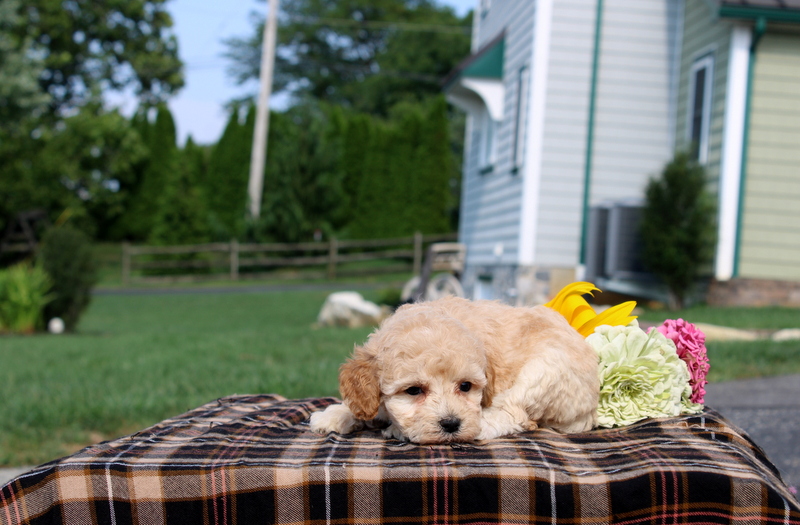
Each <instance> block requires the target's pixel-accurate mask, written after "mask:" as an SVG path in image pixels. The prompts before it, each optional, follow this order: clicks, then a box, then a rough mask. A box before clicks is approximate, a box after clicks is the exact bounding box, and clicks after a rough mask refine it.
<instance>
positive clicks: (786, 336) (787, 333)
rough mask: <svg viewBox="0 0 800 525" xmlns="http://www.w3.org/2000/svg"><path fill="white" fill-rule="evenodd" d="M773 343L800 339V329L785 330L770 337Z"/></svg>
mask: <svg viewBox="0 0 800 525" xmlns="http://www.w3.org/2000/svg"><path fill="white" fill-rule="evenodd" d="M770 339H772V340H773V341H794V340H796V339H800V328H784V329H783V330H778V331H777V332H775V333H774V334H772V336H771V337H770Z"/></svg>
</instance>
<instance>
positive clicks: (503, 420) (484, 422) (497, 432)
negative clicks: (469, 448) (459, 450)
mask: <svg viewBox="0 0 800 525" xmlns="http://www.w3.org/2000/svg"><path fill="white" fill-rule="evenodd" d="M531 423H532V424H533V425H534V428H535V425H536V422H535V421H531V420H530V418H529V417H528V415H527V414H525V412H523V411H520V410H518V409H515V407H507V406H506V407H495V406H491V407H488V408H484V409H483V412H482V413H481V431H480V433H479V434H478V437H477V438H476V439H477V440H478V441H485V440H487V439H494V438H497V437H500V436H507V435H509V434H516V433H518V432H522V431H524V430H528V427H529V425H530V424H531Z"/></svg>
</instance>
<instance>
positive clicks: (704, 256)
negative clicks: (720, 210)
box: [641, 153, 715, 309]
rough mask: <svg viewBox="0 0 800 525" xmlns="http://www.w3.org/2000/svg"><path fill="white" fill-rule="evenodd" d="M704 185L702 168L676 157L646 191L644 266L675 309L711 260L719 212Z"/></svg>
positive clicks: (693, 162)
mask: <svg viewBox="0 0 800 525" xmlns="http://www.w3.org/2000/svg"><path fill="white" fill-rule="evenodd" d="M705 185H706V176H705V169H704V168H703V166H702V165H700V164H699V163H697V162H696V161H694V160H692V159H691V158H689V156H688V155H687V154H686V153H678V154H677V155H676V156H675V158H674V159H673V160H672V161H671V162H669V163H668V164H667V165H666V167H665V168H664V171H663V172H662V173H661V177H660V178H658V179H651V180H650V182H649V183H648V185H647V189H646V191H645V207H644V211H643V215H642V222H641V233H642V241H643V250H642V260H643V263H644V265H645V267H646V268H648V269H649V270H650V271H652V272H653V273H654V274H656V275H657V276H658V277H659V278H661V280H662V281H663V282H664V283H665V284H666V285H667V287H668V289H669V295H670V297H669V299H670V301H669V302H670V308H673V309H678V308H682V307H683V305H684V301H685V299H686V295H687V294H688V293H689V291H690V290H691V288H692V286H693V285H694V284H695V281H696V280H697V279H698V278H699V277H700V272H701V271H702V270H703V267H704V266H705V265H706V264H708V263H709V262H711V260H712V258H713V250H714V237H715V229H714V215H715V207H714V203H713V200H712V199H711V197H710V196H709V194H708V192H707V191H706V188H705Z"/></svg>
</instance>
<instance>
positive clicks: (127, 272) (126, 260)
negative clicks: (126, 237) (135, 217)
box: [122, 241, 131, 286]
mask: <svg viewBox="0 0 800 525" xmlns="http://www.w3.org/2000/svg"><path fill="white" fill-rule="evenodd" d="M130 282H131V245H130V243H129V242H128V241H125V242H123V243H122V286H128V285H129V284H130Z"/></svg>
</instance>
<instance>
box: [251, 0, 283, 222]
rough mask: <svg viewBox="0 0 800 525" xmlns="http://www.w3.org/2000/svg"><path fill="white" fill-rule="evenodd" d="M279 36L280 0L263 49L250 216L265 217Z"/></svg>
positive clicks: (274, 3)
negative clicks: (271, 103) (263, 197)
mask: <svg viewBox="0 0 800 525" xmlns="http://www.w3.org/2000/svg"><path fill="white" fill-rule="evenodd" d="M277 35H278V0H269V14H268V15H267V20H266V23H265V24H264V43H263V45H262V48H261V76H260V79H259V82H260V84H261V89H260V91H259V95H258V106H257V107H256V109H257V111H256V127H255V130H254V132H253V150H252V152H251V154H250V180H249V181H248V184H247V195H248V196H249V201H250V210H249V211H250V216H251V217H252V218H254V219H257V218H258V217H259V215H260V214H261V194H262V192H263V191H264V164H265V162H266V159H267V135H268V133H269V98H270V95H271V94H272V71H273V69H274V68H275V41H276V40H277Z"/></svg>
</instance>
